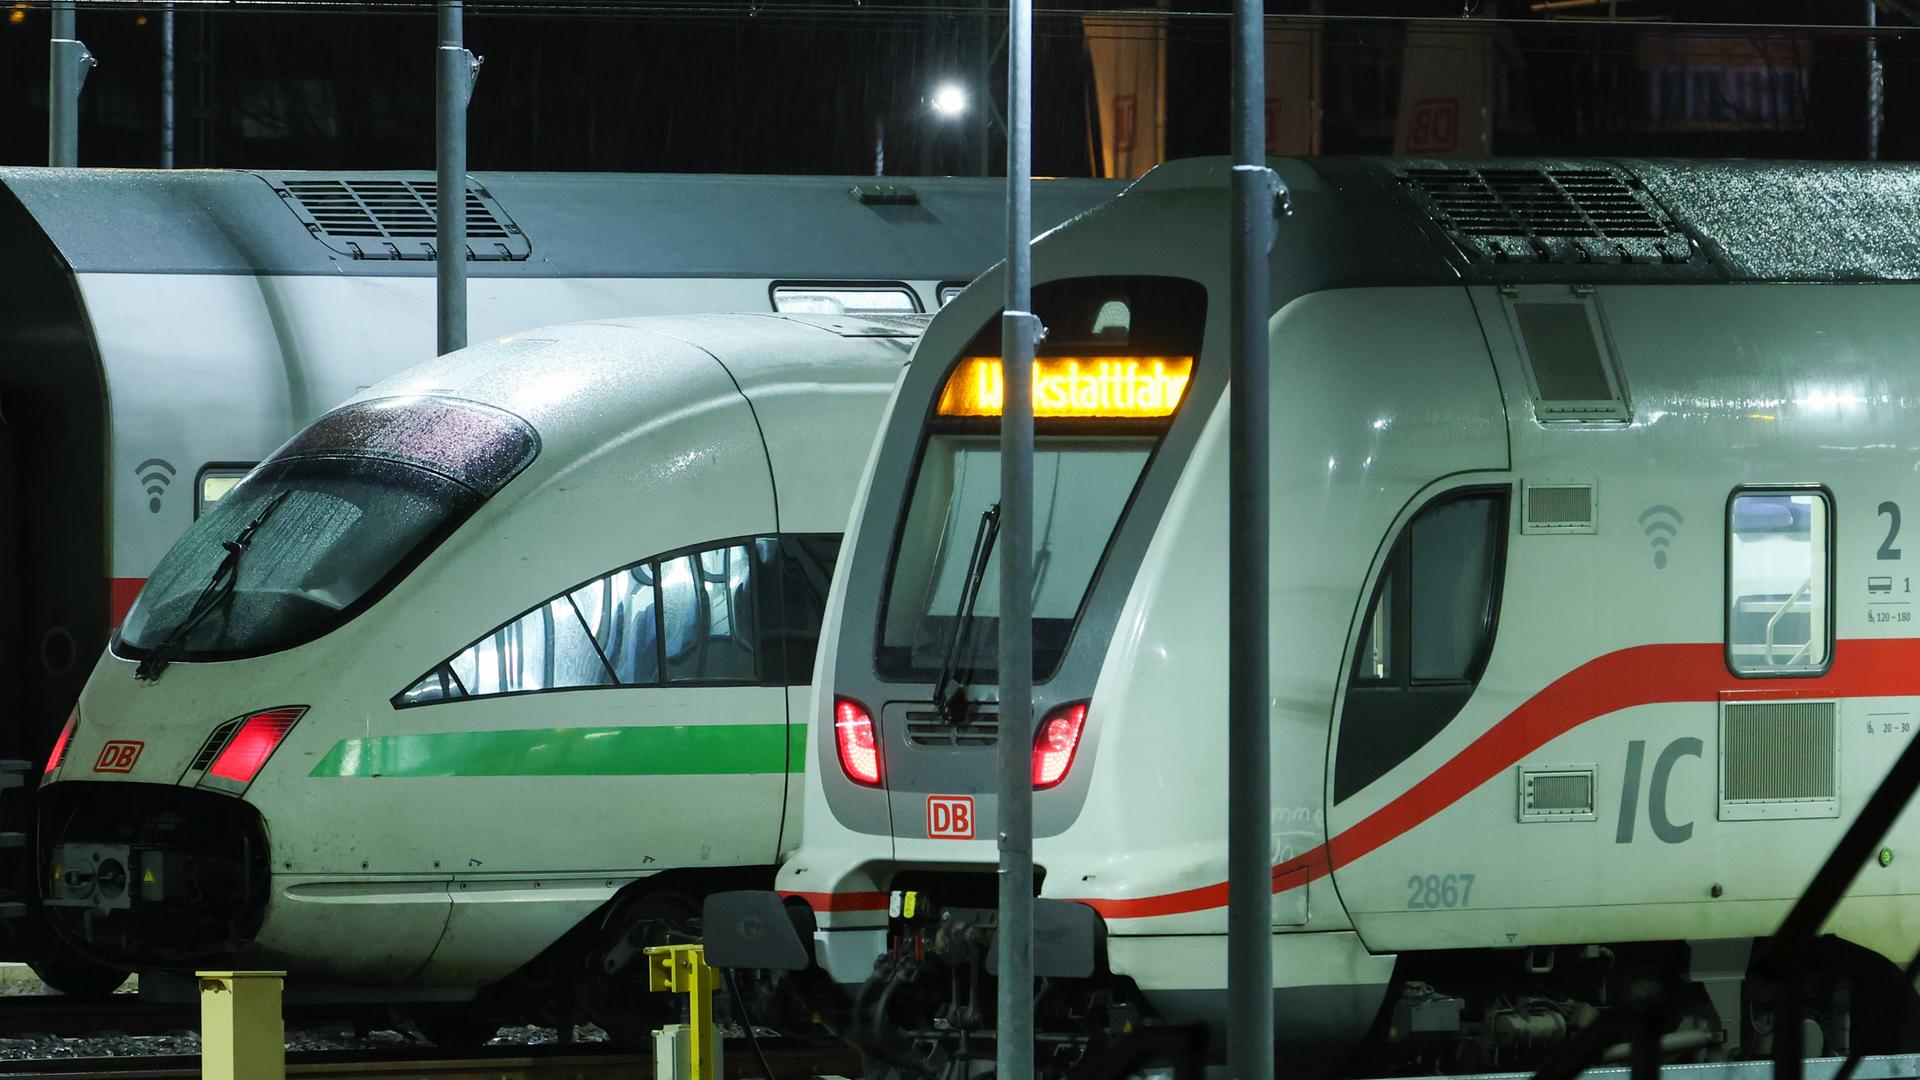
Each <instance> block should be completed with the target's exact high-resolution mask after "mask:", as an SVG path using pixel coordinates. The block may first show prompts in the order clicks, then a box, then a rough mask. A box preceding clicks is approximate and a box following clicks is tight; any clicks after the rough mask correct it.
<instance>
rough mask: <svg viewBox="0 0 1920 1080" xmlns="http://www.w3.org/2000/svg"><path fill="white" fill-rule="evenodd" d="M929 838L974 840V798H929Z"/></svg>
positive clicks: (952, 796)
mask: <svg viewBox="0 0 1920 1080" xmlns="http://www.w3.org/2000/svg"><path fill="white" fill-rule="evenodd" d="M927 836H928V838H929V839H933V840H971V839H973V796H971V795H929V796H927Z"/></svg>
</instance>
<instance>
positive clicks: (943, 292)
mask: <svg viewBox="0 0 1920 1080" xmlns="http://www.w3.org/2000/svg"><path fill="white" fill-rule="evenodd" d="M971 284H973V282H971V281H943V282H941V283H940V284H938V285H936V286H934V288H933V301H934V310H935V311H938V310H940V309H941V308H943V307H946V306H947V305H948V304H951V303H953V301H954V299H955V298H956V297H958V296H959V295H960V294H961V293H963V292H966V291H967V286H969V285H971Z"/></svg>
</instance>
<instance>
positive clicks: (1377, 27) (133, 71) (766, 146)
mask: <svg viewBox="0 0 1920 1080" xmlns="http://www.w3.org/2000/svg"><path fill="white" fill-rule="evenodd" d="M1138 6H1140V5H1139V4H1129V5H1121V4H1106V3H1093V4H1089V3H1076V4H1075V5H1074V6H1073V7H1072V8H1071V9H1069V8H1065V7H1059V6H1047V7H1044V8H1043V10H1042V12H1041V14H1040V17H1039V19H1038V22H1037V42H1036V65H1035V66H1036V71H1037V85H1036V116H1035V119H1036V126H1035V150H1034V161H1035V168H1036V170H1037V171H1038V172H1040V173H1042V174H1056V175H1087V174H1089V173H1091V172H1093V171H1094V170H1095V169H1097V168H1098V166H1097V156H1096V155H1095V154H1094V153H1093V152H1092V147H1093V146H1094V145H1095V144H1094V143H1093V141H1092V139H1093V133H1092V132H1091V131H1090V128H1089V122H1088V113H1089V109H1090V108H1091V107H1092V86H1091V76H1090V67H1089V62H1088V58H1087V52H1086V46H1085V41H1084V39H1083V37H1082V33H1081V29H1080V20H1079V14H1080V13H1081V12H1082V11H1086V10H1093V9H1095V8H1105V7H1114V8H1120V7H1138ZM1176 6H1177V7H1178V8H1179V10H1180V11H1181V12H1182V13H1184V14H1180V15H1176V17H1175V18H1173V19H1172V20H1171V24H1170V26H1171V28H1170V31H1169V39H1170V44H1169V48H1168V59H1167V70H1168V83H1169V87H1170V89H1169V100H1168V147H1167V150H1168V153H1169V155H1170V156H1176V157H1177V156H1187V155H1194V154H1209V153H1223V152H1225V150H1226V145H1227V126H1226V119H1227V45H1226V29H1227V24H1226V21H1225V19H1224V18H1223V17H1222V16H1223V14H1224V13H1225V12H1226V11H1227V10H1228V5H1227V4H1225V3H1223V2H1217V0H1216V2H1211V3H1205V4H1194V3H1181V4H1179V5H1176ZM1321 6H1322V8H1323V9H1330V10H1334V11H1338V12H1339V13H1341V14H1342V15H1343V16H1353V15H1359V16H1384V17H1381V18H1342V19H1335V20H1330V21H1329V22H1328V23H1327V26H1326V33H1325V38H1324V41H1325V50H1324V54H1323V66H1324V69H1325V71H1326V79H1327V81H1328V87H1329V104H1328V108H1327V111H1326V116H1325V121H1324V127H1323V149H1324V150H1325V151H1326V152H1330V153H1385V152H1388V151H1390V150H1391V146H1392V142H1391V136H1392V112H1393V109H1394V107H1395V92H1394V80H1395V79H1397V64H1398V56H1399V42H1400V38H1401V35H1402V34H1403V32H1404V31H1403V27H1404V23H1403V21H1402V19H1403V18H1404V17H1410V16H1424V17H1429V18H1432V17H1450V16H1451V17H1457V16H1458V15H1459V14H1460V11H1461V5H1460V2H1459V0H1450V2H1438V3H1436V2H1425V3H1416V2H1401V3H1390V2H1384V0H1381V2H1374V3H1335V2H1331V0H1328V2H1325V3H1323V4H1322V5H1321ZM541 7H543V5H540V4H529V3H527V2H526V0H520V2H517V3H509V2H494V3H486V2H476V3H472V4H470V5H469V8H468V12H469V14H468V18H467V22H468V33H467V38H468V43H469V45H470V47H471V48H472V49H473V50H474V51H475V52H477V53H479V54H481V55H482V56H484V57H485V58H486V65H485V67H484V68H483V69H482V74H481V78H480V82H479V86H478V90H477V92H476V94H475V97H474V102H473V107H472V111H471V114H470V124H471V131H472V146H471V152H470V163H471V167H472V168H473V169H475V170H476V171H479V170H505V169H513V170H523V169H560V170H622V171H624V170H637V171H717V172H773V173H778V172H795V173H869V172H872V171H873V169H874V165H875V157H876V143H879V144H880V147H879V148H880V149H881V150H882V152H883V153H884V159H885V168H886V171H887V172H889V173H892V174H906V173H915V172H920V171H923V170H931V171H934V172H969V171H978V163H977V158H976V157H975V156H974V154H973V150H972V146H973V140H974V139H976V138H977V132H976V131H975V130H974V129H973V128H972V127H971V125H970V123H968V122H961V123H953V122H942V121H939V120H937V119H935V118H934V117H932V116H931V114H930V113H929V111H928V109H927V107H926V104H925V97H926V95H927V94H928V92H929V91H930V90H931V89H932V88H933V86H934V85H936V84H937V83H938V82H939V81H941V80H942V79H945V78H957V79H960V80H962V81H964V82H968V83H970V84H972V85H975V86H977V85H978V80H979V65H980V60H979V56H978V53H979V49H980V47H979V37H980V35H979V27H980V22H981V19H982V16H981V14H980V12H981V10H982V9H981V8H980V7H978V6H976V5H974V4H973V3H971V0H953V2H952V3H950V4H939V5H932V6H928V5H916V4H905V3H898V2H893V0H864V2H862V3H854V2H851V0H849V2H846V3H838V4H822V3H817V2H799V0H788V2H780V0H764V2H750V0H740V2H729V3H724V4H711V5H709V4H699V5H691V4H680V3H673V4H658V3H640V2H637V0H602V2H600V3H574V2H572V0H567V2H564V3H562V2H555V3H553V4H549V5H544V7H545V10H539V11H535V10H531V9H533V8H541ZM1308 7H1309V5H1308V3H1306V2H1304V0H1303V2H1300V3H1291V4H1283V3H1279V2H1275V3H1272V4H1270V6H1269V11H1270V12H1273V13H1276V14H1292V15H1297V14H1301V13H1304V12H1306V11H1307V9H1308ZM1472 7H1473V9H1474V11H1475V14H1476V15H1477V16H1487V15H1490V14H1491V15H1498V16H1503V17H1505V18H1507V19H1509V20H1511V21H1510V22H1507V23H1505V24H1503V28H1502V31H1501V53H1500V57H1501V59H1500V65H1501V72H1502V74H1501V83H1500V85H1501V99H1502V100H1501V106H1500V121H1499V127H1498V131H1497V133H1496V138H1495V151H1496V152H1498V153H1510V154H1524V153H1535V152H1550V153H1589V154H1591V153H1615V154H1681V155H1747V156H1783V157H1858V156H1860V155H1861V154H1862V153H1863V149H1864V145H1865V136H1864V123H1865V119H1864V118H1865V104H1864V100H1863V95H1864V88H1865V74H1864V73H1865V65H1864V61H1863V59H1862V49H1863V46H1862V39H1861V37H1860V35H1859V34H1858V32H1857V31H1853V30H1848V29H1842V28H1841V27H1843V26H1852V25H1855V24H1857V23H1858V22H1859V21H1860V20H1861V18H1862V16H1863V12H1864V8H1863V5H1862V4H1861V3H1858V2H1854V0H1844V2H1812V0H1809V2H1800V3H1790V2H1765V0H1761V2H1755V3H1743V4H1738V5H1735V4H1728V3H1717V2H1711V0H1698V2H1691V3H1690V2H1685V0H1622V3H1621V11H1622V12H1623V13H1632V14H1639V15H1642V16H1650V17H1654V18H1656V19H1664V20H1667V21H1664V22H1662V21H1654V22H1641V23H1631V24H1614V25H1611V26H1606V25H1597V24H1594V23H1573V22H1567V21H1555V22H1547V21H1544V20H1543V19H1542V18H1541V17H1540V16H1537V15H1534V14H1532V13H1531V12H1530V10H1529V7H1530V5H1528V4H1527V3H1520V2H1509V3H1506V4H1504V6H1503V5H1501V4H1499V3H1497V2H1496V0H1481V2H1479V3H1476V4H1473V5H1472ZM159 10H160V9H159V6H158V5H157V4H147V5H139V4H94V5H85V4H83V10H82V12H81V15H80V37H81V39H82V40H83V41H85V42H86V43H87V45H88V46H89V47H90V48H91V49H92V51H93V52H94V54H95V55H96V56H98V57H99V58H100V61H101V66H100V68H98V69H97V70H96V71H95V72H94V73H93V75H92V76H91V78H90V79H89V81H88V84H87V88H86V92H85V95H84V102H83V123H82V131H81V163H82V164H86V165H116V166H152V165H156V164H158V161H159V145H160V140H159V120H158V116H159V105H158V100H159V90H158V88H159V85H160V74H159V71H160V66H159V56H160V49H159V40H160V33H159V24H160V16H159ZM1735 16H1737V17H1739V18H1741V19H1744V20H1748V21H1749V22H1771V21H1777V22H1791V23H1794V24H1826V25H1824V26H1820V25H1816V26H1814V27H1813V28H1811V29H1806V30H1802V31H1799V32H1798V33H1799V35H1800V36H1801V38H1802V39H1803V40H1804V42H1805V48H1806V57H1807V59H1806V61H1805V63H1804V65H1802V67H1803V68H1804V70H1802V71H1801V72H1799V74H1798V76H1797V78H1798V79H1799V80H1800V83H1799V85H1801V86H1802V88H1803V91H1804V114H1803V115H1802V117H1801V120H1800V122H1797V123H1793V124H1788V125H1785V126H1784V127H1780V126H1775V127H1773V128H1767V127H1765V126H1764V125H1763V126H1762V129H1757V130H1741V131H1720V132H1705V133H1703V132H1697V131H1659V130H1651V129H1649V125H1648V124H1646V123H1645V122H1644V121H1645V117H1644V115H1643V114H1644V112H1645V109H1646V105H1645V103H1644V102H1642V101H1640V100H1639V98H1638V97H1636V95H1637V94H1640V93H1641V92H1640V91H1639V89H1638V88H1639V87H1642V86H1643V85H1646V84H1647V82H1648V80H1647V78H1646V77H1645V72H1644V71H1642V70H1640V68H1641V66H1642V65H1643V63H1644V60H1643V57H1644V54H1645V52H1646V48H1645V46H1644V45H1643V44H1642V42H1644V41H1645V40H1647V39H1650V38H1661V37H1664V38H1666V39H1678V38H1685V37H1689V36H1692V37H1698V36H1700V35H1702V34H1703V33H1706V31H1703V30H1701V29H1699V28H1697V27H1692V26H1690V25H1687V24H1689V23H1690V22H1691V21H1693V20H1700V21H1723V20H1725V19H1727V18H1729V17H1735ZM1882 17H1883V21H1884V22H1885V23H1886V24H1887V25H1889V26H1891V27H1893V28H1894V29H1895V30H1898V29H1899V28H1902V27H1907V28H1911V26H1912V24H1911V23H1910V22H1908V21H1906V20H1905V19H1903V18H1901V17H1900V16H1898V15H1897V14H1895V13H1894V12H1891V11H1888V12H1886V13H1884V14H1883V16H1882ZM4 18H5V19H6V21H3V22H0V86H4V88H5V100H6V101H7V102H8V107H7V108H6V109H5V110H3V111H0V161H4V162H7V163H16V164H39V163H44V160H45V145H46V142H45V140H46V135H45V132H46V55H47V45H46V42H47V31H48V15H47V13H46V11H45V10H44V5H15V6H14V7H13V8H12V9H11V10H9V11H8V16H6V17H4ZM986 18H987V19H988V22H989V29H990V32H991V37H992V39H993V41H994V42H997V41H998V39H999V37H1000V35H1001V33H1002V32H1003V30H1004V26H1005V9H1004V7H994V8H993V9H992V11H991V13H990V15H988V16H986ZM16 20H17V21H16ZM434 29H435V24H434V18H433V15H432V13H431V8H430V6H428V5H425V4H418V3H402V4H392V3H364V4H341V5H337V6H335V7H332V8H330V9H329V10H327V11H326V12H324V13H316V12H313V11H311V10H309V11H297V10H287V9H286V7H285V6H281V7H267V6H261V7H248V8H236V7H234V6H232V5H226V6H220V7H215V8H196V9H192V10H189V11H184V12H182V13H181V14H180V15H179V17H178V51H177V55H178V69H179V80H178V86H179V105H178V116H179V134H178V141H177V146H178V158H177V161H178V164H180V165H181V166H199V165H207V166H240V167H263V168H267V167H271V168H334V169H340V168H368V169H374V168H430V167H431V165H432V126H433V101H432V97H431V93H432V49H433V42H434ZM1722 32H1723V33H1730V34H1733V35H1736V36H1740V35H1745V36H1749V37H1752V36H1756V35H1763V34H1764V33H1765V31H1763V30H1760V29H1755V28H1753V27H1752V26H1750V25H1743V26H1740V27H1735V28H1730V29H1729V30H1726V31H1722ZM1914 36H1915V35H1912V34H1906V35H1901V34H1894V33H1890V34H1888V35H1887V36H1886V37H1884V38H1883V45H1882V59H1883V62H1884V63H1885V67H1886V86H1887V91H1886V98H1887V106H1886V121H1885V128H1884V134H1883V136H1882V156H1883V157H1885V158H1912V157H1917V156H1920V117H1916V116H1915V111H1914V108H1913V104H1912V103H1913V101H1914V99H1915V92H1914V89H1913V87H1914V75H1913V72H1914V70H1915V64H1914V60H1915V46H1914V44H1913V40H1912V39H1913V38H1914ZM1002 79H1004V57H1003V56H1000V57H996V60H995V62H994V63H993V64H992V67H991V77H990V79H989V82H990V83H991V85H992V87H993V92H994V94H995V96H996V97H999V96H1001V95H1002V94H1003V90H1002V89H1001V87H1000V85H999V83H1000V81H1001V80H1002ZM1335 83H1337V84H1338V87H1339V88H1340V92H1339V94H1338V98H1339V100H1337V101H1335V100H1333V98H1334V97H1335V95H1334V94H1333V90H1334V89H1335ZM1356 87H1358V88H1359V90H1356V89H1355V88H1356ZM1642 96H1643V95H1642ZM1003 138H1004V136H1003V135H1002V134H1001V132H1000V131H999V130H998V129H997V128H996V129H994V130H993V131H992V133H991V143H992V147H993V150H992V153H993V159H994V160H993V164H992V165H990V169H992V170H994V171H997V170H998V169H999V167H1000V166H999V158H1000V155H999V151H998V146H999V143H1000V141H1001V140H1002V139H1003Z"/></svg>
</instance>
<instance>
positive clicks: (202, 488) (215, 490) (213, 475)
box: [193, 462, 259, 518]
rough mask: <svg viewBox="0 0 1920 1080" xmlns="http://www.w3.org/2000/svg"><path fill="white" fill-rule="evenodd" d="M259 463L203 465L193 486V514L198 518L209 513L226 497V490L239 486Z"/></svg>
mask: <svg viewBox="0 0 1920 1080" xmlns="http://www.w3.org/2000/svg"><path fill="white" fill-rule="evenodd" d="M257 464H259V463H258V462H253V463H251V464H244V465H241V464H219V465H204V466H202V467H201V469H200V475H199V476H198V478H197V479H196V482H195V483H194V487H193V516H194V517H196V518H198V517H200V516H202V515H204V514H208V513H211V512H212V511H213V508H214V507H216V506H218V505H220V500H221V499H224V498H226V497H227V492H229V491H232V490H233V489H234V488H236V487H238V486H240V481H241V480H242V479H243V478H244V477H245V476H246V475H247V474H248V473H250V472H252V471H253V466H254V465H257Z"/></svg>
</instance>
